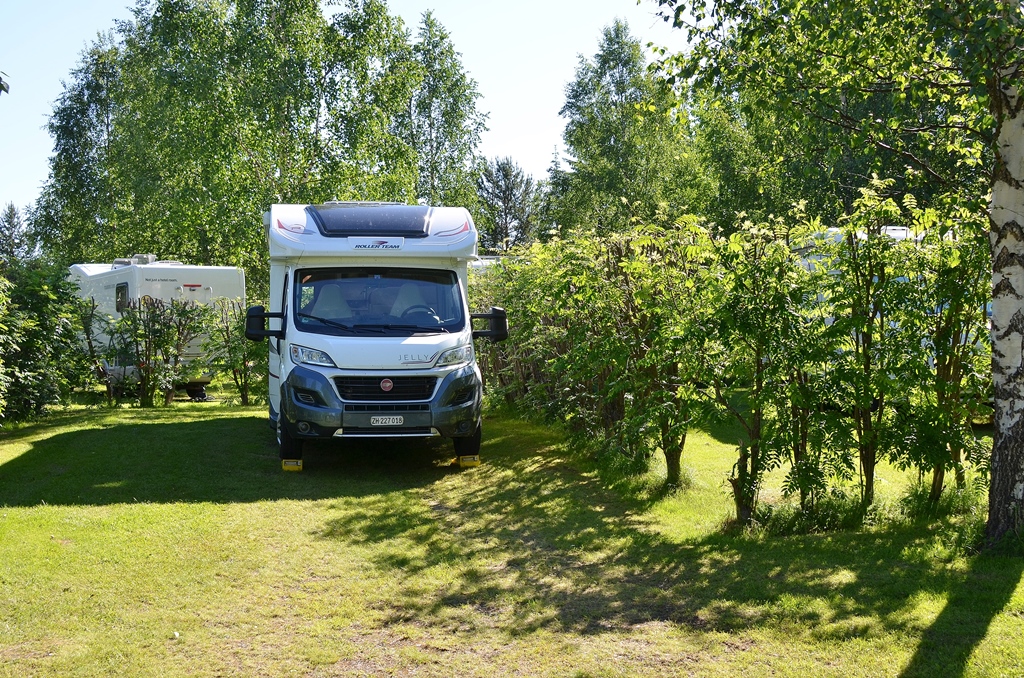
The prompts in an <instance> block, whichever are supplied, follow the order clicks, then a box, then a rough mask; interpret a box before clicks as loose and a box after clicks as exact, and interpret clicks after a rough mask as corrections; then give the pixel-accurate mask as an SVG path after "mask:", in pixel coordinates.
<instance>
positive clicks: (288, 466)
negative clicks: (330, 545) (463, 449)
mask: <svg viewBox="0 0 1024 678" xmlns="http://www.w3.org/2000/svg"><path fill="white" fill-rule="evenodd" d="M477 463H480V462H477ZM281 470H282V471H301V470H302V460H301V459H282V460H281Z"/></svg>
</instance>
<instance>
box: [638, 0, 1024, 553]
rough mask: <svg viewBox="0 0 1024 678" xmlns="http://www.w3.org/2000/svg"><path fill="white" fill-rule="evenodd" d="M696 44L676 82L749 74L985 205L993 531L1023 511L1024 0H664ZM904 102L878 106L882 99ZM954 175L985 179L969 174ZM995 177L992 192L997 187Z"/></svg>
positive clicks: (767, 89)
mask: <svg viewBox="0 0 1024 678" xmlns="http://www.w3.org/2000/svg"><path fill="white" fill-rule="evenodd" d="M658 4H659V5H660V6H661V8H662V13H663V16H664V18H665V19H666V20H667V21H672V22H673V24H674V25H675V26H676V27H678V28H680V29H682V30H684V31H686V33H687V36H688V38H689V40H690V45H691V48H690V50H689V51H688V52H686V53H685V54H677V55H666V56H665V58H664V59H663V60H662V66H663V67H664V68H665V70H666V73H667V75H668V78H669V79H670V81H672V80H675V81H676V82H677V83H678V82H683V81H686V82H690V81H697V82H699V83H702V84H705V85H710V86H716V87H722V86H726V85H735V84H737V83H739V84H740V85H741V86H743V87H745V88H747V90H748V92H751V91H752V92H756V93H758V95H759V98H760V100H761V101H762V102H763V104H764V105H766V106H771V107H775V108H777V109H779V110H780V111H782V112H784V113H785V114H786V115H787V116H789V119H790V121H791V125H793V126H799V125H800V124H801V123H802V122H803V121H805V120H812V119H813V120H820V121H826V122H829V123H831V124H833V125H835V126H836V127H837V128H838V129H841V130H843V131H844V134H845V135H847V136H848V137H849V141H850V143H851V145H852V146H853V147H855V148H861V149H868V150H870V151H872V152H877V153H883V154H892V155H894V156H895V157H898V158H900V159H901V160H902V162H903V163H904V164H905V166H906V168H907V171H908V172H918V173H922V174H925V175H928V176H930V177H932V178H933V179H934V180H935V181H936V182H938V183H940V184H941V185H943V186H944V187H945V188H946V190H947V192H948V193H950V194H952V195H953V196H954V197H955V199H956V201H957V202H959V203H960V205H961V206H964V205H967V206H973V207H974V208H975V209H977V210H979V211H980V210H984V209H986V203H987V215H988V223H989V229H988V236H989V245H990V249H991V256H992V293H993V314H992V333H991V337H992V356H993V358H992V372H993V382H994V391H995V405H996V407H995V409H996V413H995V422H996V426H995V435H994V445H993V453H992V462H991V487H990V494H989V516H988V526H987V540H988V543H989V544H994V543H995V542H998V541H999V540H1001V539H1002V537H1003V536H1004V535H1006V533H1007V532H1009V531H1011V530H1012V529H1014V528H1016V527H1017V526H1019V525H1020V524H1021V523H1022V522H1024V350H1022V346H1024V225H1022V223H1024V216H1022V215H1024V97H1022V95H1021V92H1020V85H1021V74H1022V70H1021V69H1022V65H1024V63H1022V46H1024V21H1022V16H1021V5H1020V0H943V1H939V2H933V3H926V4H918V3H908V2H900V1H898V0H877V1H873V2H868V1H867V0H841V1H840V2H837V3H828V4H825V3H806V2H802V1H801V0H777V1H773V2H766V1H764V0H719V1H715V0H711V1H707V0H658ZM880 96H881V97H885V100H886V101H893V102H896V103H897V104H909V105H897V106H891V107H880V106H877V105H875V102H876V101H878V97H880ZM954 175H959V176H967V177H976V178H977V181H973V182H972V181H957V180H954V179H953V176H954ZM986 187H987V189H988V195H987V196H986V191H985V188H986Z"/></svg>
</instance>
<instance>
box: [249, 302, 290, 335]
mask: <svg viewBox="0 0 1024 678" xmlns="http://www.w3.org/2000/svg"><path fill="white" fill-rule="evenodd" d="M282 317H284V314H283V313H267V310H266V309H265V308H263V307H262V306H250V307H249V310H248V311H246V313H245V338H246V339H251V340H252V341H263V340H264V339H266V338H267V337H277V338H278V339H280V338H282V337H283V336H284V332H282V331H281V330H268V329H267V318H282Z"/></svg>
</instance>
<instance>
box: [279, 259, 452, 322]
mask: <svg viewBox="0 0 1024 678" xmlns="http://www.w3.org/2000/svg"><path fill="white" fill-rule="evenodd" d="M294 309H295V310H294V316H295V318H294V319H295V326H296V327H297V328H298V329H299V330H300V331H302V332H315V333H317V334H333V335H339V336H349V335H353V334H384V335H389V336H408V335H413V334H438V333H444V332H458V331H460V330H462V329H463V328H464V327H465V322H466V320H465V316H464V314H463V311H462V309H463V303H462V294H461V292H460V291H459V280H458V277H457V276H456V275H455V272H454V271H445V270H431V269H411V268H370V267H345V268H317V269H302V270H299V271H297V272H296V274H295V302H294Z"/></svg>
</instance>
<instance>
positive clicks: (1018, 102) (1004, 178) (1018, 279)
mask: <svg viewBox="0 0 1024 678" xmlns="http://www.w3.org/2000/svg"><path fill="white" fill-rule="evenodd" d="M993 76H994V77H993V78H992V79H991V80H990V81H989V83H988V90H989V101H990V105H991V108H992V112H993V117H994V118H995V120H996V121H997V125H998V133H997V135H996V143H995V170H994V172H993V175H992V202H991V204H990V206H989V208H990V209H989V220H990V228H991V230H990V233H989V244H990V246H991V254H992V386H993V391H994V396H995V431H994V434H993V444H992V462H991V485H990V487H989V509H988V524H987V526H986V531H985V537H986V542H987V543H988V545H989V546H993V545H995V544H996V543H997V542H999V541H1001V540H1002V539H1003V537H1005V536H1006V534H1007V533H1008V532H1011V531H1013V530H1015V529H1016V528H1017V527H1018V526H1019V525H1020V524H1021V519H1022V517H1024V355H1022V354H1024V351H1022V349H1024V308H1022V300H1024V226H1022V225H1021V222H1022V221H1024V217H1022V216H1021V215H1024V115H1022V98H1021V96H1020V93H1019V92H1018V91H1017V81H1018V80H1019V73H1018V72H1017V70H1016V69H1013V68H1007V69H1004V70H1002V71H999V72H996V73H994V74H993Z"/></svg>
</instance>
